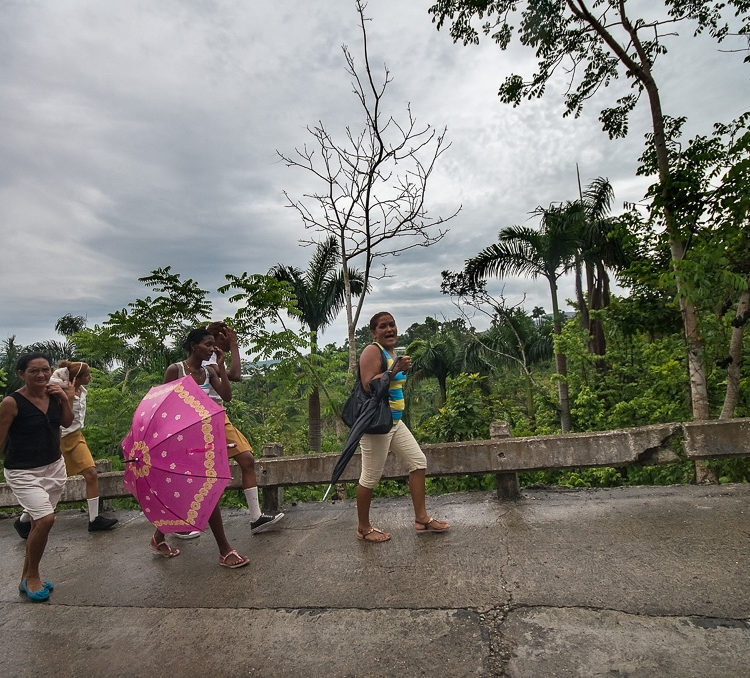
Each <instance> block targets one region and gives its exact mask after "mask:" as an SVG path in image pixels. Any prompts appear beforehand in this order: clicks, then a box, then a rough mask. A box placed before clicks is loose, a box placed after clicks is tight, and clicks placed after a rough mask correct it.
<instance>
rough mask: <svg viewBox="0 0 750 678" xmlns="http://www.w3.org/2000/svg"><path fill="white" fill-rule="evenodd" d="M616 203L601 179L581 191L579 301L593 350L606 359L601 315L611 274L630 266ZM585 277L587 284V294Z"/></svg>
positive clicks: (582, 321)
mask: <svg viewBox="0 0 750 678" xmlns="http://www.w3.org/2000/svg"><path fill="white" fill-rule="evenodd" d="M613 199H614V191H613V190H612V185H611V184H610V183H609V181H608V180H607V179H605V178H604V177H597V178H596V179H594V181H592V182H591V183H590V184H589V185H588V186H587V187H586V190H585V191H584V190H581V191H580V198H579V204H580V214H581V224H580V228H581V230H580V234H579V238H580V245H579V252H578V257H577V261H576V298H577V301H578V310H579V313H580V319H581V324H582V325H583V327H585V328H586V329H587V330H588V333H589V350H590V351H591V352H592V353H594V354H595V355H599V356H603V355H604V353H605V351H606V339H605V335H604V328H603V327H602V323H601V320H600V319H599V314H597V313H593V314H592V313H590V311H600V310H601V309H603V308H606V307H607V306H609V300H610V295H611V289H610V279H609V273H608V269H609V270H620V269H621V268H623V267H625V266H626V265H627V264H628V258H627V256H626V244H625V243H626V240H627V239H628V236H629V233H628V231H627V229H626V228H625V223H626V222H624V221H623V220H621V219H618V218H615V217H611V216H609V211H610V208H611V205H612V201H613ZM582 277H584V278H585V280H586V294H585V296H584V293H583V283H582Z"/></svg>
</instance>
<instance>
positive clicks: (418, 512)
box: [409, 468, 430, 523]
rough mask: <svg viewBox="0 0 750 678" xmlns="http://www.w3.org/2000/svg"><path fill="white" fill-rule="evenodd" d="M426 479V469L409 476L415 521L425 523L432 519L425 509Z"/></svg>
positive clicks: (418, 470) (413, 472)
mask: <svg viewBox="0 0 750 678" xmlns="http://www.w3.org/2000/svg"><path fill="white" fill-rule="evenodd" d="M424 479H425V469H423V468H420V469H417V470H416V471H412V472H411V473H410V474H409V493H410V494H411V503H412V506H413V507H414V520H418V521H420V522H423V523H424V522H427V521H428V520H429V519H430V517H429V516H428V515H427V509H426V508H425V489H424Z"/></svg>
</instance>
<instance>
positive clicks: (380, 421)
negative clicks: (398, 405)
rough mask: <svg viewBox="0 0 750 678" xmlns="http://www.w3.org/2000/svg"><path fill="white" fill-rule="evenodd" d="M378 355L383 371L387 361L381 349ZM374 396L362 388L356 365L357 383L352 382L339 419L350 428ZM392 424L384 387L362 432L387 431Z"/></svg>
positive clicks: (386, 392) (389, 404)
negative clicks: (352, 387)
mask: <svg viewBox="0 0 750 678" xmlns="http://www.w3.org/2000/svg"><path fill="white" fill-rule="evenodd" d="M380 357H381V359H382V370H383V372H385V371H386V369H387V368H388V363H387V362H386V359H385V356H384V355H383V353H382V351H381V353H380ZM374 398H375V395H374V394H371V393H365V390H364V388H362V379H361V378H360V374H359V367H357V383H356V384H354V389H353V390H352V393H351V395H350V396H349V397H348V398H347V399H346V402H345V403H344V407H343V409H342V410H341V419H342V420H343V421H344V423H345V424H346V425H347V426H348V427H349V428H352V426H354V423H355V422H356V421H357V420H358V419H359V417H360V415H361V414H362V412H363V411H364V410H365V407H366V406H367V405H368V403H369V402H370V400H371V399H374ZM392 426H393V414H392V413H391V403H390V400H389V398H388V389H385V390H384V392H383V395H382V396H381V397H380V398H379V399H378V401H377V404H376V405H375V406H374V409H373V413H372V419H371V420H370V422H369V423H368V425H367V427H366V428H365V429H364V433H377V434H379V433H388V431H390V430H391V427H392Z"/></svg>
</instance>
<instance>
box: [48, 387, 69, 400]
mask: <svg viewBox="0 0 750 678" xmlns="http://www.w3.org/2000/svg"><path fill="white" fill-rule="evenodd" d="M67 388H68V389H70V388H72V384H68V387H67ZM47 395H48V396H51V397H53V398H57V399H58V400H59V401H61V402H63V401H64V402H68V399H69V397H70V396H69V395H68V392H67V391H66V389H64V388H63V387H62V386H60V384H47Z"/></svg>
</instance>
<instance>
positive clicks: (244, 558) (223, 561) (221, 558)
mask: <svg viewBox="0 0 750 678" xmlns="http://www.w3.org/2000/svg"><path fill="white" fill-rule="evenodd" d="M230 556H237V558H239V559H240V561H239V562H238V563H235V564H234V565H230V564H229V563H227V559H228V558H229V557H230ZM249 562H250V558H248V557H247V556H241V555H240V554H239V553H237V551H235V550H234V549H232V550H231V551H230V552H229V553H226V554H224V555H223V556H219V565H221V566H222V567H228V568H229V569H230V570H235V569H237V568H238V567H245V565H247V564H248V563H249Z"/></svg>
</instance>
